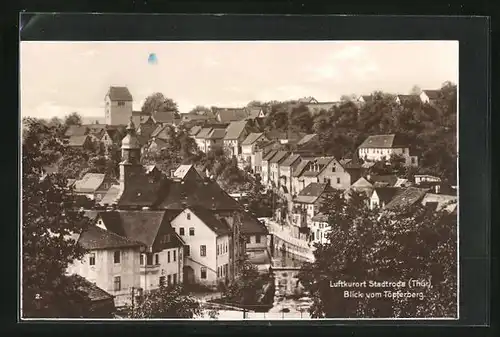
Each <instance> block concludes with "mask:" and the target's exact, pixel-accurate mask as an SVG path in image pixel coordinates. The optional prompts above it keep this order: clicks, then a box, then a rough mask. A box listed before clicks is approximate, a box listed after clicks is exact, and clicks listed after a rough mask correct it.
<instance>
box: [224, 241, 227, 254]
mask: <svg viewBox="0 0 500 337" xmlns="http://www.w3.org/2000/svg"><path fill="white" fill-rule="evenodd" d="M224 253H227V242H226V243H225V244H224Z"/></svg>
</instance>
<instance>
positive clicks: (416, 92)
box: [410, 85, 422, 95]
mask: <svg viewBox="0 0 500 337" xmlns="http://www.w3.org/2000/svg"><path fill="white" fill-rule="evenodd" d="M420 93H422V89H421V88H420V87H419V86H418V85H414V86H413V87H412V88H411V90H410V95H420Z"/></svg>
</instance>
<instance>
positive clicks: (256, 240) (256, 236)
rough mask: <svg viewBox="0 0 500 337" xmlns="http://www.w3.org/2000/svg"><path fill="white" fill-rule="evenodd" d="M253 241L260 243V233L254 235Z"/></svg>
mask: <svg viewBox="0 0 500 337" xmlns="http://www.w3.org/2000/svg"><path fill="white" fill-rule="evenodd" d="M255 243H260V235H255Z"/></svg>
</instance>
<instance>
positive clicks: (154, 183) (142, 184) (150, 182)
mask: <svg viewBox="0 0 500 337" xmlns="http://www.w3.org/2000/svg"><path fill="white" fill-rule="evenodd" d="M165 184H166V183H165V181H164V180H159V181H158V180H154V179H151V178H150V177H148V176H147V175H146V174H139V175H136V176H134V177H130V179H129V181H128V182H127V184H126V185H125V189H124V191H123V193H122V195H121V197H120V198H119V200H118V202H117V204H118V206H123V207H130V206H133V207H138V206H139V207H140V206H142V207H150V206H151V205H153V204H154V203H155V202H157V200H158V197H159V194H160V191H161V189H162V188H163V187H164V185H165Z"/></svg>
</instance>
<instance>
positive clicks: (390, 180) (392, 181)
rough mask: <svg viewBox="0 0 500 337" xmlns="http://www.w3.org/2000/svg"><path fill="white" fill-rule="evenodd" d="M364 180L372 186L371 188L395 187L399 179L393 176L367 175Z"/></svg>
mask: <svg viewBox="0 0 500 337" xmlns="http://www.w3.org/2000/svg"><path fill="white" fill-rule="evenodd" d="M366 179H368V180H369V181H370V182H371V183H372V184H373V187H396V184H397V183H398V179H399V178H398V177H397V176H396V175H394V174H383V175H367V176H366Z"/></svg>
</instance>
